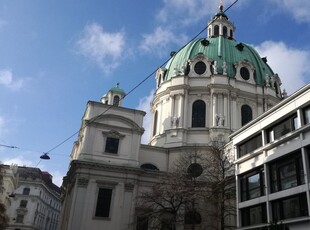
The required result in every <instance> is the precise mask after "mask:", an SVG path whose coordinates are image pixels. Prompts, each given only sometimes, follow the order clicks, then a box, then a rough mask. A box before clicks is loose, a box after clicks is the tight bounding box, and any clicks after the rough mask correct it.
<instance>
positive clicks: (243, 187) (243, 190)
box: [239, 168, 266, 202]
mask: <svg viewBox="0 0 310 230" xmlns="http://www.w3.org/2000/svg"><path fill="white" fill-rule="evenodd" d="M255 175H258V176H259V179H258V180H259V185H258V186H256V187H250V181H249V178H251V177H253V176H255ZM264 175H265V172H264V168H258V169H256V170H254V171H252V172H249V173H246V174H244V175H242V176H240V185H239V186H240V199H241V201H242V202H243V201H247V200H251V199H255V198H258V197H261V196H264V195H265V194H266V193H265V178H264ZM255 190H258V192H259V195H257V196H253V195H252V194H253V193H251V192H252V191H255Z"/></svg>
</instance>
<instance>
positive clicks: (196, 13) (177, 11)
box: [157, 0, 241, 26]
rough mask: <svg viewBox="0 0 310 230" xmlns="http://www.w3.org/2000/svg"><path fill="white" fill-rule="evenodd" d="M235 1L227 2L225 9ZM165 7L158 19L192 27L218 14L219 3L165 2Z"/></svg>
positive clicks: (182, 0)
mask: <svg viewBox="0 0 310 230" xmlns="http://www.w3.org/2000/svg"><path fill="white" fill-rule="evenodd" d="M234 1H235V0H226V1H225V2H224V10H225V7H226V8H227V7H229V5H230V4H231V3H233V2H234ZM163 2H164V5H163V7H162V9H160V11H159V13H158V14H157V19H158V20H159V21H161V22H164V23H168V22H169V23H175V24H177V25H178V26H180V25H190V24H192V23H195V22H197V21H198V20H201V19H204V18H206V19H208V18H207V17H208V16H210V15H213V14H215V13H217V12H218V7H219V1H205V0H195V1H193V0H164V1H163ZM240 4H241V3H240Z"/></svg>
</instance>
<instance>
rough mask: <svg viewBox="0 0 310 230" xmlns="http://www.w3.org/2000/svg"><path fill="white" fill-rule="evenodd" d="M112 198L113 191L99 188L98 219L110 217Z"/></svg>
mask: <svg viewBox="0 0 310 230" xmlns="http://www.w3.org/2000/svg"><path fill="white" fill-rule="evenodd" d="M111 198H112V189H107V188H99V192H98V198H97V206H96V214H95V215H96V216H97V217H109V215H110V206H111Z"/></svg>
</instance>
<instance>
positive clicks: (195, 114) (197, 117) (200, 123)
mask: <svg viewBox="0 0 310 230" xmlns="http://www.w3.org/2000/svg"><path fill="white" fill-rule="evenodd" d="M205 126H206V103H205V102H204V101H202V100H198V101H195V102H194V104H193V111H192V127H205Z"/></svg>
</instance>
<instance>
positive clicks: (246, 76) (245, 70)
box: [240, 67, 250, 81]
mask: <svg viewBox="0 0 310 230" xmlns="http://www.w3.org/2000/svg"><path fill="white" fill-rule="evenodd" d="M240 75H241V77H242V78H243V79H244V80H246V81H247V80H249V79H250V72H249V70H248V68H246V67H241V69H240Z"/></svg>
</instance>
